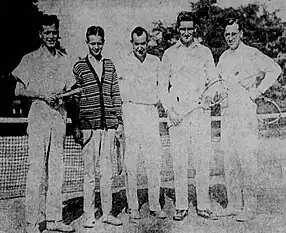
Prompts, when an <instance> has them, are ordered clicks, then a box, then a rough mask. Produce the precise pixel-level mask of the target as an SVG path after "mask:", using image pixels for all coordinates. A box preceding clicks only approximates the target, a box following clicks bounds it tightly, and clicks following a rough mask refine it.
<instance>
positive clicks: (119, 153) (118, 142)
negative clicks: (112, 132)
mask: <svg viewBox="0 0 286 233" xmlns="http://www.w3.org/2000/svg"><path fill="white" fill-rule="evenodd" d="M114 145H115V148H114V149H115V153H116V160H117V172H118V173H117V174H118V175H119V176H120V175H121V174H124V173H125V172H126V171H125V162H124V159H125V138H124V136H123V135H120V136H119V137H118V136H115V137H114Z"/></svg>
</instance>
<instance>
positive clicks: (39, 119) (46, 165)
mask: <svg viewBox="0 0 286 233" xmlns="http://www.w3.org/2000/svg"><path fill="white" fill-rule="evenodd" d="M41 23H42V27H41V29H40V31H39V36H40V39H41V40H42V45H41V46H40V48H39V49H38V50H36V51H34V52H32V53H29V54H27V55H25V56H24V57H23V58H22V60H21V63H20V64H19V66H18V67H17V68H16V69H15V70H14V71H13V75H14V76H16V77H18V79H19V82H18V83H17V86H16V90H15V94H16V95H18V96H24V97H29V98H32V99H33V103H32V105H31V108H30V111H29V116H28V129H27V133H28V136H29V137H28V145H29V156H28V163H29V171H28V175H27V183H26V200H25V211H26V213H25V216H26V221H27V227H26V230H27V233H38V232H40V231H39V228H38V224H39V222H41V221H44V220H46V221H47V229H48V230H59V231H63V232H71V231H73V230H74V229H73V228H72V227H71V226H68V225H66V224H64V222H63V221H62V185H63V182H64V161H63V149H64V139H65V133H66V118H67V117H66V116H67V114H66V109H65V102H64V101H63V99H61V98H58V96H59V94H61V93H62V92H64V91H65V90H69V89H71V87H72V85H73V84H75V79H74V77H73V75H72V72H71V71H72V69H71V66H70V62H69V60H68V59H67V56H66V55H65V54H64V53H63V51H62V50H61V49H60V48H59V47H58V43H59V41H58V39H59V20H58V18H57V16H48V15H44V16H43V18H42V22H41Z"/></svg>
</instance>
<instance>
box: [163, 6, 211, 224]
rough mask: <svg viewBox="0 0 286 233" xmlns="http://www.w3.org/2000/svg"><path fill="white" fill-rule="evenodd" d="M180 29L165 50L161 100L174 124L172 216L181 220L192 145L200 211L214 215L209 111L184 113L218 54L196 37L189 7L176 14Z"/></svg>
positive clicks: (194, 103)
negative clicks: (173, 203)
mask: <svg viewBox="0 0 286 233" xmlns="http://www.w3.org/2000/svg"><path fill="white" fill-rule="evenodd" d="M177 29H178V32H179V35H180V39H179V41H178V42H177V43H176V44H175V45H173V46H172V47H171V48H169V49H167V51H166V52H165V53H164V55H163V59H162V62H163V65H162V69H161V72H160V73H161V75H160V81H161V84H162V87H161V88H160V89H161V99H162V103H163V105H164V107H165V108H166V110H167V114H168V117H169V119H170V122H171V124H173V125H174V126H173V127H171V128H170V130H169V133H170V143H171V144H170V149H171V155H172V157H173V168H174V179H175V180H174V182H175V193H176V213H175V215H174V216H173V219H174V220H176V221H182V220H184V218H185V217H186V216H187V215H188V208H189V203H188V163H189V162H188V161H189V155H190V154H191V151H190V150H191V149H192V154H193V161H194V164H195V170H196V192H197V203H198V204H197V214H198V215H199V216H201V217H204V218H208V219H216V216H215V215H214V214H213V213H212V211H211V202H210V197H209V184H210V183H209V176H210V170H209V162H210V159H211V158H212V157H213V150H212V147H211V123H210V119H209V117H210V111H208V110H202V109H200V110H197V111H195V112H194V113H192V114H191V115H190V116H189V117H188V118H186V119H182V117H183V116H184V114H186V113H187V112H188V111H191V110H192V109H193V108H194V107H196V106H197V104H198V102H199V97H200V94H201V93H202V92H203V90H204V89H205V87H206V85H207V84H208V83H209V81H210V80H211V79H212V78H213V77H212V76H213V72H214V68H215V65H214V60H213V56H212V53H211V51H210V49H208V48H207V47H205V46H203V45H201V44H200V43H199V42H198V41H196V40H195V38H194V33H195V22H194V15H193V14H192V13H191V12H181V13H180V14H179V15H178V17H177ZM190 136H191V141H190Z"/></svg>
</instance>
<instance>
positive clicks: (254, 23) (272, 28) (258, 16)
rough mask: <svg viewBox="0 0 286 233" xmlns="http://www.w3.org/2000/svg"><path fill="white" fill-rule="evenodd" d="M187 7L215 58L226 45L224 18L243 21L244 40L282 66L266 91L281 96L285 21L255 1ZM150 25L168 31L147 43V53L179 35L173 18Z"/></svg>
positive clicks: (207, 1) (204, 1)
mask: <svg viewBox="0 0 286 233" xmlns="http://www.w3.org/2000/svg"><path fill="white" fill-rule="evenodd" d="M190 11H193V12H194V13H195V15H196V25H197V33H196V37H198V38H200V39H201V43H202V44H204V45H206V46H207V47H209V48H210V49H211V50H212V52H213V55H214V59H215V62H218V59H219V57H220V55H221V54H222V52H223V51H224V50H226V49H227V46H226V43H225V40H224V38H223V32H224V21H225V19H226V18H229V17H239V18H240V19H241V20H242V22H243V29H244V36H243V41H244V42H245V43H246V44H248V45H250V46H253V47H256V48H258V49H259V50H260V51H262V52H263V53H265V54H266V55H268V56H270V57H272V58H273V59H275V60H276V61H277V62H278V63H279V65H280V66H281V67H282V69H283V75H282V76H281V77H280V78H279V80H278V82H277V83H275V84H274V85H273V87H272V88H271V89H270V90H268V92H267V95H268V96H270V97H275V98H278V99H283V98H284V93H285V92H286V91H285V90H284V88H283V86H284V85H285V78H284V77H285V76H286V73H285V70H286V69H285V68H286V33H285V24H283V22H282V21H281V19H280V18H279V17H277V16H276V14H275V12H273V13H269V12H268V11H266V9H265V8H264V7H263V5H258V4H248V5H246V6H241V7H239V8H237V9H234V8H232V7H229V8H224V9H223V8H220V7H219V6H217V4H216V0H199V1H198V2H196V3H190ZM153 25H154V28H153V30H154V29H156V28H159V27H160V28H161V30H165V31H167V32H168V33H166V34H163V37H162V38H161V39H160V40H158V39H157V40H156V41H155V43H153V44H152V43H151V45H150V46H149V51H150V53H153V54H156V52H154V51H156V50H158V48H161V50H162V48H168V47H170V46H171V45H172V44H174V43H175V41H176V40H177V39H178V34H177V31H176V29H175V19H174V23H173V24H171V25H164V24H163V23H162V22H155V23H154V24H153ZM151 40H152V36H151ZM161 53H162V52H160V54H161Z"/></svg>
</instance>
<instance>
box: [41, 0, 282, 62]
mask: <svg viewBox="0 0 286 233" xmlns="http://www.w3.org/2000/svg"><path fill="white" fill-rule="evenodd" d="M189 1H193V2H195V1H197V0H124V1H123V0H72V1H71V0H39V3H38V7H39V9H40V10H42V11H44V12H45V13H48V14H56V15H58V17H59V19H60V22H61V28H60V33H61V37H62V41H61V42H62V44H63V45H64V47H66V48H67V50H68V51H69V53H70V54H71V55H72V56H73V57H74V59H75V60H76V59H78V57H83V56H85V54H86V53H87V46H86V44H85V37H84V36H85V32H86V29H87V28H88V27H89V26H91V25H100V26H102V27H103V28H104V29H105V32H106V44H105V49H104V51H105V53H106V55H107V56H108V57H111V58H115V59H117V58H118V57H121V55H122V54H121V53H123V52H125V51H130V49H131V46H130V42H129V41H130V32H131V31H132V30H133V29H134V28H135V27H136V26H138V25H140V26H143V27H145V28H147V29H148V28H150V27H151V25H152V22H154V21H155V20H161V21H163V22H164V23H166V24H170V23H173V22H175V19H176V16H177V14H178V12H180V11H182V10H189V9H190V8H189ZM248 3H259V4H263V6H264V7H265V8H266V9H267V10H268V11H270V12H272V11H274V10H279V12H277V15H278V16H279V17H281V18H282V20H284V21H286V0H218V2H217V5H218V6H220V7H222V8H225V7H234V8H237V7H239V6H241V5H246V4H248Z"/></svg>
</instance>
